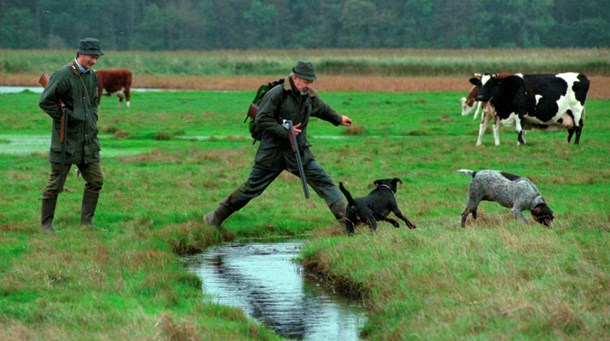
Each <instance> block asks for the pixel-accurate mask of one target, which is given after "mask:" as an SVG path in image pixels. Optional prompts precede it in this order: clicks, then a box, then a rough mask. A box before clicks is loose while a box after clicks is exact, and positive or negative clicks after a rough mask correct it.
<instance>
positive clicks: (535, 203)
mask: <svg viewBox="0 0 610 341" xmlns="http://www.w3.org/2000/svg"><path fill="white" fill-rule="evenodd" d="M544 203H545V202H544V199H543V198H542V196H541V195H540V194H538V195H537V196H536V197H535V198H534V200H532V205H531V207H530V210H533V209H534V208H535V207H536V206H538V205H540V204H544Z"/></svg>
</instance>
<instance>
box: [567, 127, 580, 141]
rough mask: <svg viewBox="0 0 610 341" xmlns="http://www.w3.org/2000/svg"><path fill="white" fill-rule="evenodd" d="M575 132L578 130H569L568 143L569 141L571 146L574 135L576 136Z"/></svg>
mask: <svg viewBox="0 0 610 341" xmlns="http://www.w3.org/2000/svg"><path fill="white" fill-rule="evenodd" d="M575 130H576V129H568V141H567V143H568V144H570V140H572V135H574V131H575ZM576 144H578V143H576Z"/></svg>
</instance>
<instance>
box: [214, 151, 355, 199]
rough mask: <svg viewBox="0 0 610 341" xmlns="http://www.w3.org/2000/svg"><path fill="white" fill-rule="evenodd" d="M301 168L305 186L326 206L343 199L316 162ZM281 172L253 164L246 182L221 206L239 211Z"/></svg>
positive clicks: (313, 161)
mask: <svg viewBox="0 0 610 341" xmlns="http://www.w3.org/2000/svg"><path fill="white" fill-rule="evenodd" d="M303 168H304V170H305V177H306V178H307V184H308V185H309V186H310V187H311V188H312V189H313V190H314V191H315V192H316V193H317V194H318V196H319V197H320V198H322V199H324V201H326V204H327V205H328V206H330V205H332V204H334V203H335V202H337V201H339V200H341V199H343V196H342V194H341V192H340V191H339V189H338V188H337V186H335V184H334V183H333V181H332V179H331V177H330V176H329V175H328V174H327V173H326V171H325V170H324V169H323V168H322V166H320V164H319V163H318V162H317V161H315V160H312V161H310V162H308V163H307V165H304V166H303ZM283 171H284V169H279V170H274V171H271V170H269V169H266V168H262V167H260V166H257V164H256V163H255V164H254V166H253V167H252V170H251V171H250V175H249V176H248V180H247V181H246V182H245V183H244V184H242V185H241V186H239V187H238V188H237V189H236V190H235V191H233V193H231V194H230V195H229V196H228V197H227V198H226V199H225V201H224V202H223V204H224V205H227V206H229V208H231V209H232V210H233V211H237V210H239V209H241V208H242V207H244V206H246V205H247V204H248V202H250V200H252V199H254V198H256V197H257V196H259V195H261V194H262V193H263V192H264V191H265V189H266V188H267V187H269V185H271V183H272V182H273V180H275V178H277V177H278V176H279V175H280V174H281V173H282V172H283ZM290 173H292V174H294V175H296V176H299V173H298V171H290Z"/></svg>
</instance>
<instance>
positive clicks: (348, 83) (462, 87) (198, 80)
mask: <svg viewBox="0 0 610 341" xmlns="http://www.w3.org/2000/svg"><path fill="white" fill-rule="evenodd" d="M39 76H40V75H33V74H31V75H25V74H21V75H8V76H3V77H1V78H0V85H9V86H10V85H13V86H38V83H37V82H38V78H39ZM276 78H278V77H277V76H260V77H156V76H148V75H143V76H139V75H134V81H133V87H134V88H151V89H179V90H226V91H254V89H257V88H258V86H259V85H260V84H263V83H266V82H269V81H270V80H273V79H276ZM589 80H590V81H591V88H590V89H589V96H588V97H589V98H592V99H610V77H608V76H590V77H589ZM315 88H316V89H317V90H318V91H321V92H332V91H360V92H439V91H457V92H464V94H465V95H466V94H467V93H468V92H469V91H470V88H471V85H470V83H469V82H468V77H466V76H465V77H376V76H371V77H364V76H358V77H351V76H324V75H321V77H320V78H319V79H318V81H316V83H315Z"/></svg>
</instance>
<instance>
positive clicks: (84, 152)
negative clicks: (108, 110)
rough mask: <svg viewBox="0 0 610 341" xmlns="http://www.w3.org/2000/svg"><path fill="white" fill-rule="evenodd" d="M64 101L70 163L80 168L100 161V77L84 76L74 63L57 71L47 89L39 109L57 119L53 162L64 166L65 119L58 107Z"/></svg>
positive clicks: (88, 74)
mask: <svg viewBox="0 0 610 341" xmlns="http://www.w3.org/2000/svg"><path fill="white" fill-rule="evenodd" d="M58 100H61V101H62V103H63V104H64V106H65V108H64V109H63V110H64V112H65V114H66V119H67V129H66V130H67V131H66V136H65V144H66V163H68V164H80V163H90V162H98V161H99V160H100V141H99V139H98V137H97V133H98V129H97V118H98V114H97V104H98V93H97V74H96V73H95V71H93V70H91V71H90V72H87V73H81V72H80V70H79V69H78V67H77V66H76V65H75V62H74V60H73V61H72V62H70V63H68V64H67V65H65V66H63V67H62V68H60V69H59V70H57V71H56V72H55V73H54V74H53V75H52V76H51V78H50V79H49V83H48V84H47V86H46V87H45V88H44V91H43V92H42V96H41V97H40V101H39V103H38V105H39V106H40V108H41V109H42V110H43V111H44V112H45V113H47V114H48V115H49V116H51V118H52V119H53V131H52V133H51V150H50V152H49V160H50V161H51V162H55V163H60V162H61V143H60V138H59V137H60V130H61V123H60V121H61V115H62V111H61V109H59V108H58V106H57V101H58Z"/></svg>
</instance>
